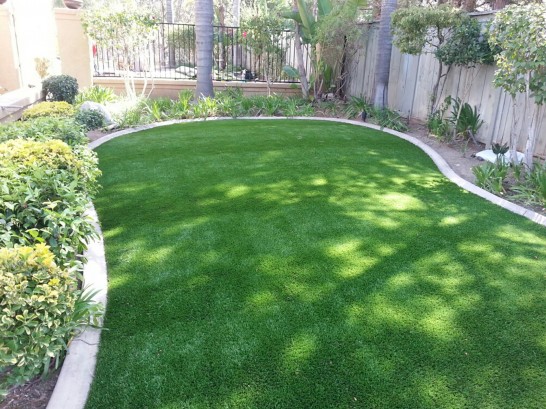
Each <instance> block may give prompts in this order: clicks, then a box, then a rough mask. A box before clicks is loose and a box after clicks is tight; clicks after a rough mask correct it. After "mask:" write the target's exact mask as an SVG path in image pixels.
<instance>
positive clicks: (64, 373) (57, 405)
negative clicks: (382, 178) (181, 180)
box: [47, 117, 546, 409]
mask: <svg viewBox="0 0 546 409" xmlns="http://www.w3.org/2000/svg"><path fill="white" fill-rule="evenodd" d="M229 119H234V118H207V119H206V120H205V119H184V120H177V121H166V122H159V123H154V124H150V125H144V126H139V127H135V128H131V129H124V130H122V131H118V132H114V133H111V134H109V135H107V136H105V137H103V138H100V139H98V140H96V141H94V142H91V143H89V147H90V148H91V149H95V148H97V147H98V146H100V145H102V144H103V143H106V142H108V141H110V140H112V139H115V138H117V137H119V136H123V135H128V134H131V133H134V132H139V131H144V130H146V129H153V128H157V127H161V126H168V125H174V124H180V123H189V122H204V121H218V120H229ZM237 119H245V120H248V119H252V120H262V119H295V120H314V121H327V122H340V123H345V124H350V125H358V126H363V127H366V128H371V129H376V130H378V131H383V132H386V133H389V134H391V135H394V136H397V137H399V138H402V139H404V140H406V141H408V142H410V143H412V144H413V145H415V146H417V147H419V148H420V149H421V150H423V151H424V152H425V153H426V154H427V155H428V156H429V157H430V158H431V159H432V160H433V161H434V163H435V164H436V166H438V169H439V170H440V171H441V172H442V173H443V174H444V176H445V177H447V178H448V179H449V180H451V181H452V182H453V183H455V184H456V185H458V186H460V187H461V188H463V189H465V190H467V191H469V192H471V193H474V194H475V195H477V196H480V197H482V198H484V199H486V200H488V201H490V202H491V203H494V204H496V205H498V206H500V207H503V208H505V209H507V210H509V211H511V212H513V213H516V214H519V215H521V216H523V217H526V218H528V219H530V220H532V221H533V222H535V223H537V224H540V225H542V226H545V227H546V217H545V216H543V215H541V214H538V213H536V212H533V211H532V210H528V209H525V208H523V207H521V206H518V205H516V204H514V203H511V202H509V201H507V200H505V199H502V198H500V197H498V196H495V195H493V194H492V193H489V192H487V191H486V190H483V189H481V188H479V187H478V186H476V185H474V184H472V183H470V182H468V181H467V180H465V179H463V178H462V177H460V176H459V175H457V174H456V173H455V172H454V171H453V169H451V167H450V166H449V165H448V163H447V162H446V161H445V160H444V158H442V157H441V156H440V155H439V154H438V153H437V152H436V151H435V150H434V149H432V148H431V147H430V146H428V145H427V144H425V143H423V142H421V141H420V140H419V139H417V138H414V137H412V136H409V135H406V134H404V133H402V132H397V131H393V130H391V129H387V128H381V127H379V126H377V125H373V124H368V123H365V122H359V121H353V120H349V119H340V118H318V117H295V118H286V117H241V118H237ZM89 214H90V215H91V216H92V217H93V218H94V220H95V225H96V229H97V232H99V235H100V238H99V239H97V240H96V241H94V242H92V243H90V244H89V248H88V250H87V251H86V257H87V260H88V261H87V264H86V266H85V269H84V280H85V285H86V286H90V287H91V288H93V289H94V290H98V291H99V293H98V294H97V295H96V297H95V300H96V301H97V302H101V303H102V304H103V305H104V306H105V307H106V291H107V274H106V260H105V257H104V241H103V237H102V232H101V230H100V226H99V225H98V217H97V214H96V212H95V209H94V208H91V209H90V212H89ZM99 339H100V330H96V329H92V328H88V329H86V330H85V331H84V332H83V333H82V334H81V335H79V336H78V337H76V338H75V339H74V340H73V341H72V343H71V344H70V347H69V349H68V354H67V357H66V359H65V361H64V363H63V367H62V370H61V374H60V376H59V379H58V381H57V385H56V386H55V390H54V392H53V395H52V396H51V399H50V401H49V404H48V405H47V409H83V408H84V406H85V402H86V400H87V395H88V393H89V390H90V388H91V383H92V381H93V375H94V371H95V365H96V356H97V352H98V347H99Z"/></svg>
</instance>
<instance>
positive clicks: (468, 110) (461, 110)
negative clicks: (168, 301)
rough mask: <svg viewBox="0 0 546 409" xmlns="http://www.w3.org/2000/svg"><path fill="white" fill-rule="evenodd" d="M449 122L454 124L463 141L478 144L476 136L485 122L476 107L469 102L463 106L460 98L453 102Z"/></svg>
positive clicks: (456, 132)
mask: <svg viewBox="0 0 546 409" xmlns="http://www.w3.org/2000/svg"><path fill="white" fill-rule="evenodd" d="M449 120H450V122H451V123H452V124H453V126H454V131H455V134H456V135H457V136H461V137H462V138H463V139H471V140H472V142H474V143H478V142H477V141H476V134H477V133H478V131H479V130H480V128H481V126H482V125H483V120H482V119H481V118H480V114H479V113H478V110H477V109H476V107H472V105H470V104H469V103H468V102H465V103H464V104H463V102H462V101H461V99H460V98H456V99H455V100H454V101H453V108H452V109H451V117H450V118H449Z"/></svg>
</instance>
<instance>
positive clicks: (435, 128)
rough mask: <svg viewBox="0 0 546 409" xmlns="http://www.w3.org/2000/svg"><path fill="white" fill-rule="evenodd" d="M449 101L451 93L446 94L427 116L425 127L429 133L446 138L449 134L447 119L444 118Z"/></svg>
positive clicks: (449, 104)
mask: <svg viewBox="0 0 546 409" xmlns="http://www.w3.org/2000/svg"><path fill="white" fill-rule="evenodd" d="M451 102H452V98H451V95H448V96H447V97H445V99H444V102H443V103H442V105H440V107H439V108H438V109H437V110H436V111H434V112H433V113H432V114H430V115H429V116H428V118H427V129H428V131H429V133H431V134H432V135H434V136H436V137H438V138H441V139H443V138H447V137H448V135H449V130H450V127H449V121H448V120H447V119H445V118H444V115H445V113H446V112H447V110H448V109H449V108H450V106H451Z"/></svg>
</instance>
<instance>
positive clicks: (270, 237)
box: [87, 120, 546, 409]
mask: <svg viewBox="0 0 546 409" xmlns="http://www.w3.org/2000/svg"><path fill="white" fill-rule="evenodd" d="M98 153H99V157H100V167H101V169H102V171H103V173H104V175H103V178H102V180H101V183H102V185H103V190H102V192H101V194H100V197H99V198H98V199H97V200H96V201H95V204H96V207H97V209H98V212H99V216H100V220H101V223H102V227H103V230H104V235H105V240H106V251H107V261H108V274H109V280H110V281H109V299H108V303H109V304H108V311H107V314H106V322H105V326H106V327H107V328H108V330H107V331H104V332H103V335H102V343H101V347H100V353H99V362H98V367H97V373H96V379H95V382H94V384H93V387H92V393H91V396H90V399H89V401H88V405H87V408H89V409H91V408H108V409H111V408H131V409H133V408H158V409H159V408H161V409H167V408H169V409H171V408H260V409H262V408H349V407H353V408H389V409H390V408H544V407H546V229H545V228H544V227H541V226H538V225H535V224H533V223H532V222H530V221H528V220H526V219H524V218H521V217H519V216H516V215H513V214H511V213H509V212H507V211H505V210H503V209H500V208H498V207H496V206H494V205H492V204H490V203H488V202H486V201H485V200H483V199H480V198H478V197H476V196H474V195H472V194H469V193H466V192H464V191H462V190H461V189H459V188H458V187H456V186H455V185H453V184H452V183H450V182H449V181H448V180H447V179H445V178H444V177H443V176H442V175H441V174H440V173H439V172H438V170H437V168H436V167H435V165H434V164H433V163H432V161H431V160H430V159H429V158H428V157H427V156H426V155H425V154H424V153H423V152H422V151H420V150H419V149H418V148H416V147H414V146H412V145H410V144H409V143H407V142H405V141H402V140H399V139H397V138H395V137H393V136H390V135H388V134H385V133H382V132H379V131H375V130H370V129H366V128H362V127H358V126H352V125H346V124H336V123H327V122H318V121H289V120H275V121H242V120H241V121H214V122H211V121H207V122H201V123H192V124H183V125H174V126H168V127H162V128H156V129H152V130H148V131H143V132H139V133H136V134H132V135H129V136H124V137H121V138H118V139H115V140H113V141H111V142H108V143H107V144H105V145H103V146H101V147H100V148H99V149H98Z"/></svg>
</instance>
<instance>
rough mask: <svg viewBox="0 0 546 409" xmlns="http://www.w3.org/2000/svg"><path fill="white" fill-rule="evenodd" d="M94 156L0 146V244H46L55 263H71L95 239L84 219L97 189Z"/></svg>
mask: <svg viewBox="0 0 546 409" xmlns="http://www.w3.org/2000/svg"><path fill="white" fill-rule="evenodd" d="M99 175H100V171H99V170H98V168H97V159H96V155H95V153H94V152H92V151H91V150H89V149H88V148H86V147H83V146H76V147H74V148H73V149H71V148H70V147H69V146H68V145H66V144H65V143H64V142H61V141H59V140H51V141H46V142H36V141H28V140H22V139H19V140H11V141H7V142H4V143H2V144H0V219H2V223H0V245H3V246H7V247H11V246H13V245H16V244H17V245H26V246H28V245H34V244H36V243H47V244H48V245H49V246H50V247H51V250H52V251H53V253H54V254H55V256H56V257H57V259H58V260H59V262H60V264H61V265H63V264H73V263H74V262H75V259H76V256H77V255H79V254H81V253H82V252H83V250H84V249H85V248H86V244H87V241H88V240H89V238H91V237H94V236H95V230H94V229H93V225H92V224H91V220H90V219H89V218H88V217H86V216H84V212H85V210H86V208H87V206H88V203H89V200H90V198H91V197H92V196H93V195H94V194H95V193H96V191H97V189H98V184H97V178H98V176H99Z"/></svg>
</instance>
